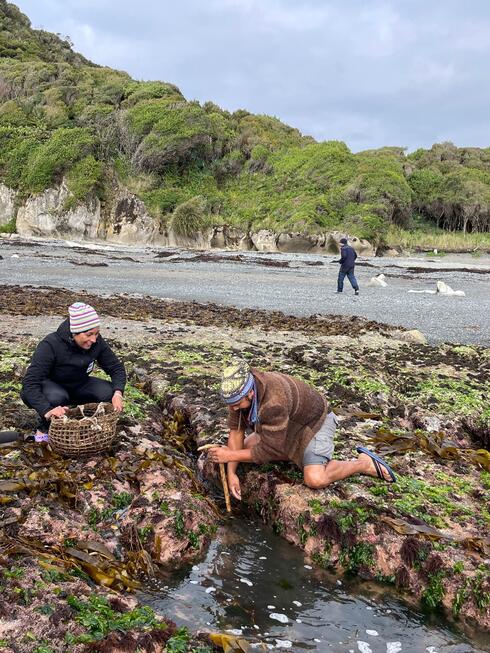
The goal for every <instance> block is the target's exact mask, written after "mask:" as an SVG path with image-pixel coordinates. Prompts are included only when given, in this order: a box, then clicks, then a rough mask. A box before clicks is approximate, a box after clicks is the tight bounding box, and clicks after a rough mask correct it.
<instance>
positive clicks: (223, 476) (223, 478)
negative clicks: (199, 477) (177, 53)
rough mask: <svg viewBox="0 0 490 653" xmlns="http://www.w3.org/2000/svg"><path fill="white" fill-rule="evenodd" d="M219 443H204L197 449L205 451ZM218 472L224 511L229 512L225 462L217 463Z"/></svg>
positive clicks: (229, 504) (229, 503)
mask: <svg viewBox="0 0 490 653" xmlns="http://www.w3.org/2000/svg"><path fill="white" fill-rule="evenodd" d="M219 446H221V445H219V444H204V445H203V446H202V447H198V449H197V450H198V451H205V450H206V449H211V448H212V447H219ZM219 473H220V476H221V485H222V486H223V494H224V495H225V503H226V512H231V502H230V493H229V491H228V480H227V478H226V472H225V464H224V463H219Z"/></svg>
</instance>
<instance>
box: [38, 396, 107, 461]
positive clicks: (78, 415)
mask: <svg viewBox="0 0 490 653" xmlns="http://www.w3.org/2000/svg"><path fill="white" fill-rule="evenodd" d="M116 425H117V413H116V412H115V411H114V407H113V405H112V404H110V403H104V402H101V403H99V404H85V405H83V406H77V407H76V408H70V409H69V410H67V411H66V413H65V414H64V415H63V416H62V417H53V418H52V420H51V424H50V426H49V444H50V445H51V448H52V449H53V450H54V451H57V452H58V453H61V454H64V455H65V456H79V455H83V454H91V453H97V452H99V451H105V450H106V449H108V448H109V447H110V446H111V444H112V443H113V441H114V438H115V437H116Z"/></svg>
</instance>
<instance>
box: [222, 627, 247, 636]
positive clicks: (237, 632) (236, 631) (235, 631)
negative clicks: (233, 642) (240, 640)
mask: <svg viewBox="0 0 490 653" xmlns="http://www.w3.org/2000/svg"><path fill="white" fill-rule="evenodd" d="M226 632H227V633H230V635H236V636H237V637H238V635H241V634H242V633H243V630H242V629H241V628H230V629H228V630H227V631H226Z"/></svg>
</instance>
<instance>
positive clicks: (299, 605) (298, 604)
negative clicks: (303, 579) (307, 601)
mask: <svg viewBox="0 0 490 653" xmlns="http://www.w3.org/2000/svg"><path fill="white" fill-rule="evenodd" d="M293 603H294V605H297V606H298V608H300V607H301V606H302V605H303V604H302V603H301V602H300V601H293Z"/></svg>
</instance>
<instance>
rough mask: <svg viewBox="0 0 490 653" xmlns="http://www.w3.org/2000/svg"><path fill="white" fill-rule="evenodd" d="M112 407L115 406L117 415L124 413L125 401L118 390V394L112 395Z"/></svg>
mask: <svg viewBox="0 0 490 653" xmlns="http://www.w3.org/2000/svg"><path fill="white" fill-rule="evenodd" d="M112 405H113V406H114V410H115V411H116V413H122V412H123V409H124V399H123V396H122V394H121V392H119V390H116V392H115V393H114V394H113V395H112Z"/></svg>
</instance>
